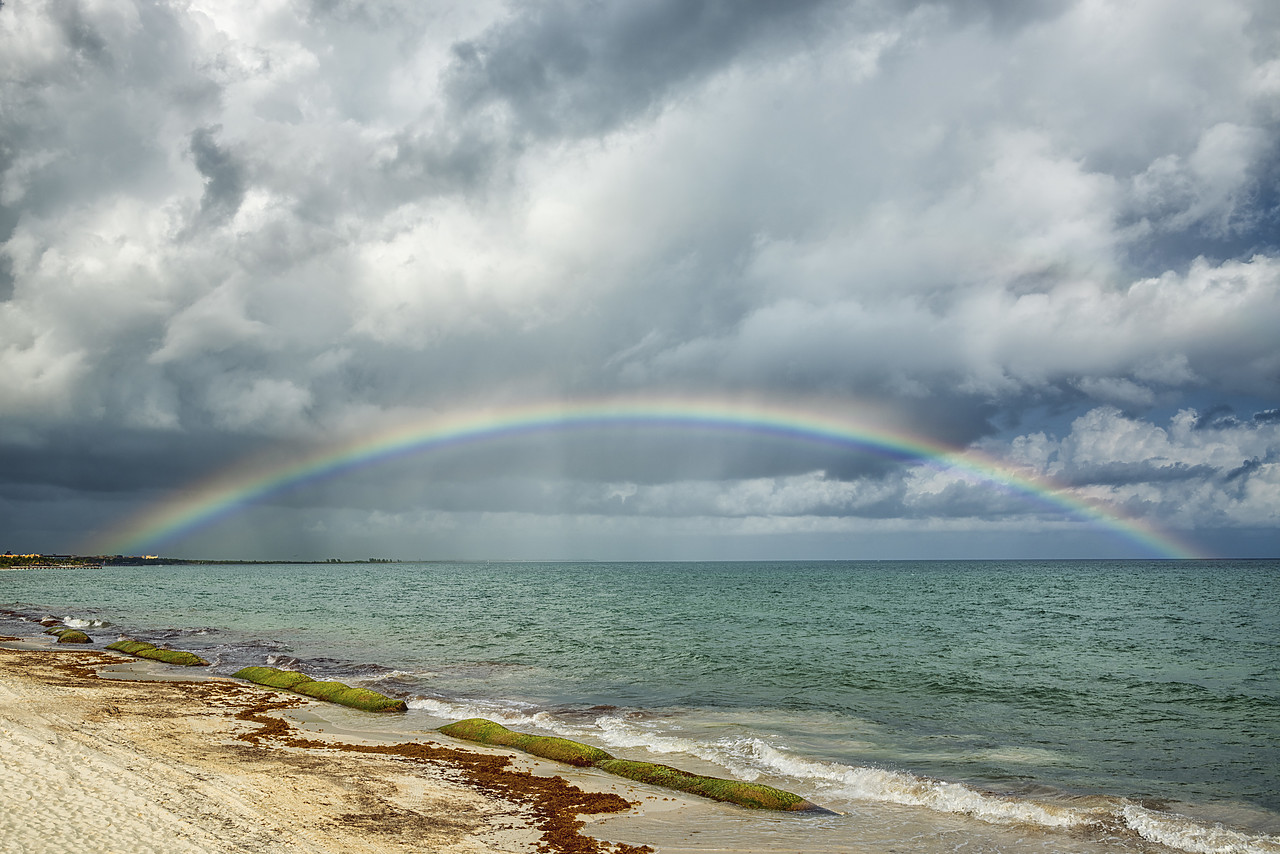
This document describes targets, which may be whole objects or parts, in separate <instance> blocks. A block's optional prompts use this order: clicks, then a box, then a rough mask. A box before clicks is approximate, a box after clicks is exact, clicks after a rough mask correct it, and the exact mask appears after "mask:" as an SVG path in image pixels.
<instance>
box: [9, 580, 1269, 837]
mask: <svg viewBox="0 0 1280 854" xmlns="http://www.w3.org/2000/svg"><path fill="white" fill-rule="evenodd" d="M0 608H3V609H4V610H5V611H6V612H7V613H5V614H3V615H0V632H5V633H8V634H11V635H24V636H27V635H38V634H39V632H40V630H41V627H40V626H39V625H37V624H35V623H33V622H30V620H33V619H39V618H40V617H43V616H46V615H55V616H59V617H62V618H64V619H65V621H66V622H67V624H68V625H75V626H82V627H83V628H84V629H85V631H87V632H88V633H89V634H90V635H91V636H92V637H93V639H94V641H95V644H94V646H98V647H100V646H103V645H105V644H107V643H110V642H112V641H114V640H116V639H117V638H118V637H119V636H120V635H121V634H127V635H129V636H131V637H136V638H139V639H142V640H148V641H151V642H153V643H157V644H160V643H169V644H171V645H172V646H173V647H175V648H179V649H190V650H193V651H195V652H198V653H199V654H200V655H202V656H204V657H205V658H207V659H209V660H211V661H213V662H214V666H213V670H214V671H215V672H218V673H224V674H229V673H231V672H234V671H235V670H236V669H238V668H240V667H242V666H244V665H246V664H272V665H275V666H278V667H289V668H296V669H301V670H304V671H306V672H307V673H309V674H310V675H312V676H314V677H316V678H332V679H338V680H342V681H347V682H350V683H353V684H359V685H363V686H367V687H371V688H374V689H376V690H379V691H382V692H383V693H386V694H390V695H394V696H398V697H403V698H405V699H406V700H407V701H408V704H409V707H410V711H409V712H408V714H406V715H404V716H396V717H394V720H392V719H388V718H385V717H382V716H378V718H377V723H376V724H373V723H370V726H375V725H376V726H377V727H381V728H397V729H399V730H402V731H420V730H426V729H432V728H434V727H435V726H438V725H440V724H441V723H444V722H446V721H450V720H457V719H460V718H466V717H474V716H482V717H488V718H492V719H494V720H498V721H500V722H502V723H504V724H506V725H507V726H509V727H511V728H514V729H521V730H525V731H529V732H539V733H548V734H557V735H562V736H565V737H568V738H573V739H576V740H579V741H584V742H588V743H592V744H597V745H599V746H601V747H604V748H605V749H607V750H609V751H610V752H612V753H614V754H615V755H618V756H623V757H626V758H639V759H648V760H651V761H658V762H663V763H666V764H669V765H674V766H677V767H683V768H686V769H688V770H691V771H697V772H700V773H706V774H714V775H717V776H733V777H738V778H741V779H747V780H759V781H761V782H766V783H769V784H771V785H774V786H777V787H779V788H783V789H786V790H789V791H792V792H795V793H797V794H800V795H803V796H804V797H806V798H808V799H809V800H811V801H813V802H815V803H817V804H820V805H821V806H824V807H826V808H828V809H830V810H832V811H833V812H834V813H836V814H835V815H816V814H764V813H755V812H751V811H746V810H741V809H738V808H732V807H724V806H722V805H715V806H714V807H709V808H708V810H707V814H706V815H705V816H703V817H702V818H700V819H699V821H698V826H697V827H696V828H692V829H691V828H688V827H680V826H678V825H674V826H671V825H668V824H663V825H661V826H658V825H654V824H649V825H646V824H645V823H644V821H643V819H636V820H630V821H631V823H630V824H628V821H629V820H627V819H618V820H616V824H608V823H606V824H601V825H600V827H601V828H602V830H601V833H602V834H604V835H610V833H611V831H610V830H606V829H603V828H609V827H614V828H616V830H617V832H616V833H613V835H612V837H611V838H618V839H624V840H625V841H632V842H648V843H650V844H654V845H655V846H657V847H658V849H659V850H660V851H671V852H677V851H678V852H683V851H712V850H740V851H801V852H838V851H876V852H879V851H883V852H888V851H908V850H910V851H925V852H934V851H936V852H943V851H946V852H960V851H964V852H971V851H992V852H1006V851H1007V852H1019V851H1037V852H1041V851H1071V852H1075V851H1079V852H1099V854H1102V852H1162V851H1187V852H1280V561H1275V560H1271V561H1256V560H1251V561H1149V562H1148V561H965V562H948V561H928V562H914V561H912V562H888V561H884V562H881V561H875V562H860V561H849V562H827V561H824V562H767V563H766V562H759V563H718V562H706V563H553V562H546V563H532V562H531V563H409V564H305V565H303V564H299V565H201V566H168V567H164V568H153V567H147V568H140V567H107V568H103V569H93V570H74V569H44V570H23V571H14V572H5V573H0ZM628 834H631V835H633V837H634V838H632V836H628Z"/></svg>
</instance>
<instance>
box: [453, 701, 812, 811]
mask: <svg viewBox="0 0 1280 854" xmlns="http://www.w3.org/2000/svg"><path fill="white" fill-rule="evenodd" d="M439 731H440V732H442V733H444V734H445V735H448V736H452V737H453V738H461V739H465V740H467V741H475V742H479V743H480V744H491V745H494V746H497V747H513V748H515V749H516V750H522V751H524V752H525V753H531V754H533V755H534V756H541V757H543V758H544V759H554V760H556V761H558V762H564V763H567V764H569V765H576V766H578V767H579V768H588V767H590V768H599V769H600V770H601V771H607V772H608V773H610V774H615V775H617V776H619V777H626V778H627V779H628V780H635V781H636V782H638V783H647V784H649V785H653V786H662V787H664V788H667V789H675V790H677V791H680V792H686V793H688V794H691V795H701V796H702V797H704V798H710V799H712V800H716V801H724V802H726V803H731V804H737V805H738V806H743V807H748V808H750V809H759V810H783V811H788V812H791V811H798V810H818V809H821V808H820V807H817V806H815V805H814V804H812V803H810V802H809V801H807V800H805V799H804V798H802V797H800V796H799V795H793V794H792V793H791V792H784V791H782V790H781V789H775V788H773V787H772V786H765V785H762V784H760V783H743V782H741V781H740V780H724V779H721V778H719V777H704V776H703V775H701V774H690V773H688V772H686V771H681V770H679V769H678V768H672V767H671V766H669V765H656V764H654V763H652V762H632V761H630V760H626V759H615V758H614V757H613V756H612V755H611V754H609V753H606V752H605V751H603V750H600V749H599V748H597V747H591V746H589V745H586V744H579V743H578V742H576V741H570V740H569V739H567V738H556V737H554V736H541V735H527V734H525V733H519V732H513V731H511V730H509V729H507V728H506V727H504V726H503V725H502V724H499V723H495V722H494V721H490V720H486V719H484V718H468V719H467V720H465V721H457V722H456V723H451V724H446V725H444V726H442V727H440V729H439Z"/></svg>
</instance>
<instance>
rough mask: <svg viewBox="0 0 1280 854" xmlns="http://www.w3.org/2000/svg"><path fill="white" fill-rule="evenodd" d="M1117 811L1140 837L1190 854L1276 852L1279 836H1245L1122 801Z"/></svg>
mask: <svg viewBox="0 0 1280 854" xmlns="http://www.w3.org/2000/svg"><path fill="white" fill-rule="evenodd" d="M1120 814H1121V816H1122V817H1123V818H1124V822H1125V824H1126V825H1127V826H1128V827H1129V828H1130V829H1132V830H1133V831H1134V832H1135V833H1137V834H1138V835H1139V836H1141V837H1142V838H1143V839H1147V840H1150V841H1152V842H1158V843H1160V844H1161V845H1167V846H1168V847H1170V848H1176V849H1178V850H1180V851H1188V852H1191V854H1280V836H1249V835H1248V834H1244V833H1240V832H1239V831H1235V830H1231V829H1229V828H1225V827H1223V826H1222V825H1220V824H1212V825H1210V824H1204V823H1202V822H1198V821H1196V820H1194V819H1190V818H1187V817H1186V816H1181V815H1175V814H1173V813H1165V812H1156V811H1154V810H1148V809H1144V808H1143V807H1140V806H1136V805H1133V804H1129V805H1126V806H1125V807H1124V808H1123V809H1122V810H1121V811H1120Z"/></svg>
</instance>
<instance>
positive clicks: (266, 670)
mask: <svg viewBox="0 0 1280 854" xmlns="http://www.w3.org/2000/svg"><path fill="white" fill-rule="evenodd" d="M231 675H232V676H233V677H235V678H236V679H247V680H249V681H250V682H254V683H256V684H258V685H266V686H267V687H268V688H280V689H282V690H285V691H293V692H295V693H298V694H302V695H303V696H306V697H312V698H313V699H316V700H325V701H327V702H330V703H338V704H340V705H343V706H350V707H351V708H353V709H360V710H362V711H366V712H403V711H405V709H406V708H408V707H407V706H406V705H405V703H404V700H395V699H392V698H391V697H388V696H386V695H385V694H379V693H378V692H377V691H370V690H368V689H367V688H352V687H351V686H350V685H345V684H343V683H342V682H317V681H315V680H314V679H312V678H311V677H310V676H308V675H306V674H305V673H299V672H298V671H296V670H280V669H278V668H275V667H244V668H241V669H240V670H237V671H236V672H235V673H233V674H231Z"/></svg>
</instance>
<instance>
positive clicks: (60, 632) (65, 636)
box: [44, 626, 93, 643]
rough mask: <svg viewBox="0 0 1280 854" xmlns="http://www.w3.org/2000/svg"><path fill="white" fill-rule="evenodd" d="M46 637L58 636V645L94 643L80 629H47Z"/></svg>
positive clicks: (60, 627)
mask: <svg viewBox="0 0 1280 854" xmlns="http://www.w3.org/2000/svg"><path fill="white" fill-rule="evenodd" d="M44 633H45V634H46V635H57V636H58V643H93V641H92V640H91V639H90V638H89V636H88V635H86V634H85V633H84V632H82V631H80V630H79V629H68V628H64V627H62V626H59V627H57V628H52V629H45V630H44Z"/></svg>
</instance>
